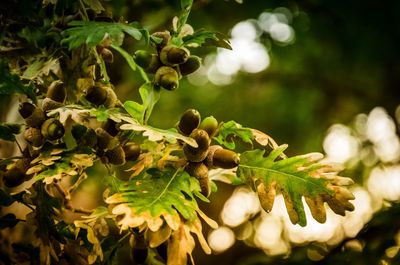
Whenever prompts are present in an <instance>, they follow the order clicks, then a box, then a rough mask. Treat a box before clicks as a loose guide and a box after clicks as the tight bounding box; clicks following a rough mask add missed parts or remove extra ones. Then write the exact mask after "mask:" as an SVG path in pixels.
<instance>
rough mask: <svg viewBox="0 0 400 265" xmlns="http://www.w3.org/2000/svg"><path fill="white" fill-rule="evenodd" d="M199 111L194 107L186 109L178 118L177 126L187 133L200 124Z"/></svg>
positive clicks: (183, 132)
mask: <svg viewBox="0 0 400 265" xmlns="http://www.w3.org/2000/svg"><path fill="white" fill-rule="evenodd" d="M200 120H201V116H200V113H199V112H198V111H197V110H195V109H188V110H187V111H185V113H183V115H182V116H181V119H180V120H179V124H178V128H179V130H180V131H181V133H182V134H184V135H189V134H191V133H192V131H193V130H194V129H196V128H197V127H198V126H199V124H200Z"/></svg>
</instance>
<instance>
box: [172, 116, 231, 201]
mask: <svg viewBox="0 0 400 265" xmlns="http://www.w3.org/2000/svg"><path fill="white" fill-rule="evenodd" d="M178 128H179V131H180V132H181V133H182V134H184V135H186V136H189V137H191V138H193V139H194V140H195V141H196V143H197V145H198V146H197V147H192V146H190V145H188V144H184V146H183V152H184V154H185V157H186V160H187V161H188V164H187V165H186V167H185V170H186V172H188V173H189V175H191V176H193V177H195V178H197V179H198V180H199V183H200V187H201V193H202V194H203V195H204V196H208V195H209V193H210V186H209V179H208V170H209V169H212V168H225V169H229V168H234V167H237V166H238V165H239V155H238V154H237V153H235V152H233V151H231V150H227V149H224V148H222V147H221V146H219V145H211V146H210V144H211V138H212V137H213V136H214V135H215V134H216V133H217V130H218V122H217V120H216V119H215V118H214V117H213V116H210V117H207V118H205V119H204V120H203V121H201V117H200V113H199V112H198V111H197V110H194V109H189V110H187V111H186V112H185V113H184V114H183V115H182V117H181V119H180V121H179V124H178Z"/></svg>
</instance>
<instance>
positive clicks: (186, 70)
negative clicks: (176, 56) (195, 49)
mask: <svg viewBox="0 0 400 265" xmlns="http://www.w3.org/2000/svg"><path fill="white" fill-rule="evenodd" d="M200 66H201V59H200V58H199V57H198V56H194V55H191V56H189V58H188V59H187V61H186V62H184V63H183V64H180V65H179V70H180V72H181V74H182V75H189V74H191V73H194V72H196V71H197V69H199V68H200Z"/></svg>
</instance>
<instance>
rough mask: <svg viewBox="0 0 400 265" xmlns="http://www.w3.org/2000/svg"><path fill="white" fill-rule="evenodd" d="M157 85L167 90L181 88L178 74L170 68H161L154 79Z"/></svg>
mask: <svg viewBox="0 0 400 265" xmlns="http://www.w3.org/2000/svg"><path fill="white" fill-rule="evenodd" d="M154 80H155V83H156V84H157V85H159V86H161V87H163V88H165V89H167V90H175V89H176V88H177V87H178V86H179V81H178V80H179V76H178V73H177V72H176V71H175V69H173V68H172V67H169V66H161V67H160V68H158V69H157V72H156V75H155V77H154Z"/></svg>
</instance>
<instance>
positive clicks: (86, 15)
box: [79, 0, 89, 21]
mask: <svg viewBox="0 0 400 265" xmlns="http://www.w3.org/2000/svg"><path fill="white" fill-rule="evenodd" d="M79 4H80V5H81V8H82V11H83V15H84V16H83V20H86V21H89V16H88V14H87V12H86V7H85V5H84V4H83V2H82V0H79Z"/></svg>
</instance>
